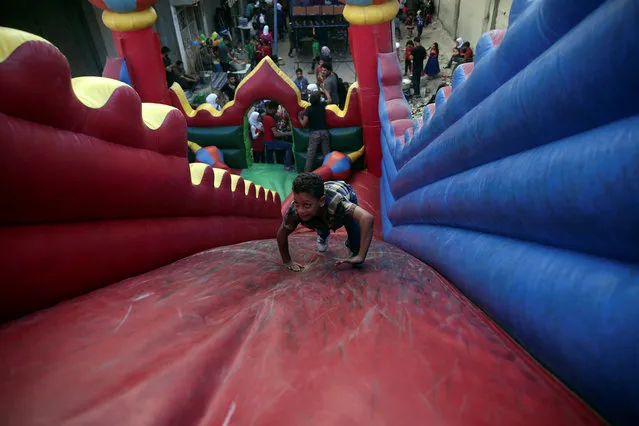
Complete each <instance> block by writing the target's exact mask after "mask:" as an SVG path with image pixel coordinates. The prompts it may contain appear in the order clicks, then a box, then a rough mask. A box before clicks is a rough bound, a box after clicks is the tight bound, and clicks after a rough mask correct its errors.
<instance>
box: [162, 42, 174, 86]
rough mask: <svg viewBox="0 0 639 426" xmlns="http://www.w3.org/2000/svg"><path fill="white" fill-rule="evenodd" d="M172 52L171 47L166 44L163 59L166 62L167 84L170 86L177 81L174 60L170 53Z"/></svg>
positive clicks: (163, 48) (163, 49)
mask: <svg viewBox="0 0 639 426" xmlns="http://www.w3.org/2000/svg"><path fill="white" fill-rule="evenodd" d="M170 54H171V49H169V48H168V47H166V46H163V47H162V61H163V62H164V71H165V73H166V84H167V86H168V87H171V86H172V85H173V83H174V82H175V74H173V67H174V66H175V65H174V64H173V61H171V58H170V57H169V55H170Z"/></svg>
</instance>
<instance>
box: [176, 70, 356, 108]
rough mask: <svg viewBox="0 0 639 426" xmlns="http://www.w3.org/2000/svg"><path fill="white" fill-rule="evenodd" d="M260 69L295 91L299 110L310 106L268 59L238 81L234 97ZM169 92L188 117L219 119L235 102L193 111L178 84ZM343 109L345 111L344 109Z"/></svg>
mask: <svg viewBox="0 0 639 426" xmlns="http://www.w3.org/2000/svg"><path fill="white" fill-rule="evenodd" d="M262 67H270V68H271V69H272V70H273V71H274V72H275V73H276V74H277V75H278V76H279V77H280V78H281V79H282V80H283V81H284V82H285V83H286V84H287V85H288V86H289V87H291V89H292V90H294V91H295V93H296V94H297V104H298V105H299V107H300V108H306V107H308V106H309V105H310V103H308V102H306V101H303V100H302V94H301V93H300V91H299V90H298V88H297V86H296V85H295V83H293V80H291V79H290V78H289V77H288V75H286V73H285V72H284V71H282V70H281V69H280V68H279V67H278V66H277V65H275V62H273V60H272V59H271V58H269V57H266V58H264V59H262V60H261V61H260V63H259V64H257V66H256V67H255V68H253V70H252V71H251V72H250V73H248V74H247V75H246V77H244V78H243V79H242V81H240V84H238V85H237V88H236V89H235V93H236V95H237V93H239V91H240V90H241V88H242V86H243V85H244V84H245V83H246V81H248V80H249V79H250V78H251V77H253V76H254V75H255V74H257V73H258V72H260V70H261V69H262ZM170 90H172V91H173V92H174V93H175V94H176V96H177V97H178V100H179V101H180V105H181V106H182V110H184V113H185V114H186V115H187V116H188V117H195V115H196V114H197V113H198V112H199V111H202V110H204V111H208V112H210V113H211V115H213V116H214V117H219V116H221V115H222V114H223V113H224V111H225V110H226V109H228V108H231V107H232V106H233V105H235V101H234V100H233V101H231V102H228V103H226V105H224V108H222V111H218V110H216V109H215V108H214V107H213V105H210V104H207V103H204V104H202V105H200V106H199V107H197V109H193V108H191V105H190V104H189V101H188V100H187V99H186V95H185V94H184V90H182V87H181V86H180V85H179V84H178V83H173V85H172V86H171V89H170ZM346 99H348V96H347V97H346ZM256 100H258V99H256ZM344 109H345V110H346V108H344ZM338 110H339V109H338Z"/></svg>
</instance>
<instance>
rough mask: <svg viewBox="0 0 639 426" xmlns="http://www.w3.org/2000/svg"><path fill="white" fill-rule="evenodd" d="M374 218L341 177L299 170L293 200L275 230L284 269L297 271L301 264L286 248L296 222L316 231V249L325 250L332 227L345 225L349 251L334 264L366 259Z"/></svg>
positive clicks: (354, 262)
mask: <svg viewBox="0 0 639 426" xmlns="http://www.w3.org/2000/svg"><path fill="white" fill-rule="evenodd" d="M373 222H374V218H373V215H371V214H370V213H369V212H367V211H366V210H364V209H363V208H361V207H360V206H358V205H357V195H356V194H355V191H353V188H351V186H350V185H348V184H347V183H346V182H343V181H331V182H324V181H322V178H321V177H319V176H318V175H315V174H313V173H301V174H299V175H298V176H297V177H296V178H295V180H294V181H293V204H291V206H290V207H289V209H288V210H287V211H286V214H285V215H284V220H283V221H282V225H281V226H280V229H279V230H278V231H277V246H278V248H279V251H280V255H281V256H282V261H283V262H284V265H285V266H286V268H287V269H289V270H291V271H294V272H299V271H302V270H303V269H304V266H302V265H300V264H299V263H297V262H294V261H293V260H292V259H291V254H290V252H289V250H288V236H289V235H290V234H291V233H292V232H293V231H295V229H296V228H297V226H298V225H299V224H302V225H303V226H305V227H307V228H309V229H312V230H314V231H316V232H317V249H318V250H319V251H320V252H325V251H326V249H327V248H328V237H329V235H330V232H331V230H333V231H335V230H336V229H339V228H341V227H342V226H343V227H345V228H346V233H347V235H348V239H347V241H346V247H347V248H348V249H349V250H350V252H351V257H349V258H348V259H343V260H339V261H338V262H337V264H340V263H349V264H351V265H359V264H361V263H363V262H364V260H366V254H367V253H368V248H369V247H370V244H371V240H372V239H373Z"/></svg>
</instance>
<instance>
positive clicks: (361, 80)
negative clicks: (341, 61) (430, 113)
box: [344, 0, 399, 176]
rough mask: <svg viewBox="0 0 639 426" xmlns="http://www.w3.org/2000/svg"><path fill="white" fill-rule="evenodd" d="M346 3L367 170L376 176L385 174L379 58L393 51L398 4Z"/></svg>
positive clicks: (389, 0) (391, 0) (379, 0)
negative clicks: (378, 80)
mask: <svg viewBox="0 0 639 426" xmlns="http://www.w3.org/2000/svg"><path fill="white" fill-rule="evenodd" d="M349 2H350V0H348V1H346V7H345V8H344V18H346V20H348V22H349V23H350V24H351V26H350V27H349V29H348V35H349V40H350V45H351V52H352V54H353V62H354V64H355V72H356V74H357V83H358V85H359V102H360V111H361V114H362V132H363V136H364V145H365V146H366V164H367V166H368V170H369V171H370V172H371V173H373V174H374V175H376V176H381V174H382V168H381V167H382V148H381V143H380V137H381V124H380V121H379V113H378V109H377V105H378V102H379V84H378V82H377V54H378V53H389V52H392V51H393V43H392V32H391V21H392V20H393V18H395V15H397V11H398V10H399V4H398V3H397V1H396V0H366V1H357V5H354V4H349Z"/></svg>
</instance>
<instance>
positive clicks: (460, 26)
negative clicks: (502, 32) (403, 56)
mask: <svg viewBox="0 0 639 426" xmlns="http://www.w3.org/2000/svg"><path fill="white" fill-rule="evenodd" d="M457 5H459V15H458V18H457V20H455V17H456V14H455V8H456V7H457ZM511 5H512V0H437V1H436V3H435V6H436V7H437V18H438V19H439V21H440V22H441V24H442V26H443V27H444V29H445V30H446V31H448V33H449V34H450V35H451V36H452V37H453V38H457V37H461V38H463V39H464V40H466V41H470V43H471V46H473V47H474V46H475V45H476V44H477V41H479V38H480V37H481V35H482V34H483V33H485V32H486V31H489V30H492V29H497V28H507V27H508V15H509V13H510V7H511Z"/></svg>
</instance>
